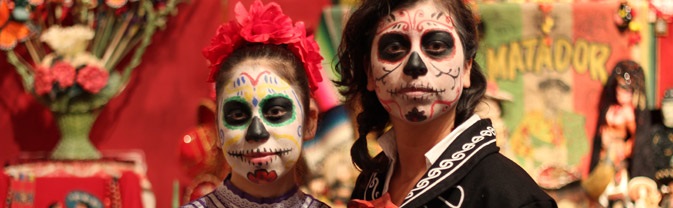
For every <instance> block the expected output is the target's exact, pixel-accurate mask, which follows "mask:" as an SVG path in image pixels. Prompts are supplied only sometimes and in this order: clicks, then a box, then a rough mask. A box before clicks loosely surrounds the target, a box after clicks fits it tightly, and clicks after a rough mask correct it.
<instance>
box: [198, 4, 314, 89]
mask: <svg viewBox="0 0 673 208" xmlns="http://www.w3.org/2000/svg"><path fill="white" fill-rule="evenodd" d="M234 13H235V14H236V19H235V20H231V21H229V22H227V23H224V24H222V25H220V27H219V28H218V29H217V34H216V35H215V37H213V38H212V39H211V40H210V45H209V46H208V47H206V48H204V49H203V56H205V57H206V59H208V61H210V74H209V75H208V82H214V81H215V76H217V72H218V71H219V70H220V66H221V65H222V62H223V61H224V60H226V59H227V57H229V55H230V54H231V53H232V52H233V51H234V50H235V49H237V48H239V47H241V46H243V45H245V44H246V43H262V44H274V45H283V44H285V45H287V48H288V49H290V51H292V53H294V55H295V56H297V58H299V59H301V61H302V62H303V63H304V69H305V70H306V75H308V80H309V86H310V88H311V92H313V91H315V90H316V89H317V88H318V83H320V82H321V81H322V76H321V74H320V70H322V65H321V64H320V62H321V61H322V56H320V49H319V48H318V43H316V42H315V40H314V39H313V35H311V36H308V37H306V28H305V26H304V22H301V21H299V22H296V23H295V24H294V25H292V19H290V17H288V16H287V15H285V14H283V11H282V10H281V8H280V6H279V5H278V4H276V3H275V2H271V3H269V4H267V5H263V4H262V2H261V1H259V0H256V1H255V2H254V3H252V5H250V10H249V11H246V10H245V7H243V4H241V2H238V3H237V4H236V7H235V8H234Z"/></svg>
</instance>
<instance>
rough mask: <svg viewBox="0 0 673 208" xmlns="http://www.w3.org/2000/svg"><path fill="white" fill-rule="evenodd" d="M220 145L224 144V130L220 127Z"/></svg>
mask: <svg viewBox="0 0 673 208" xmlns="http://www.w3.org/2000/svg"><path fill="white" fill-rule="evenodd" d="M219 139H220V145H224V131H222V129H220V138H219Z"/></svg>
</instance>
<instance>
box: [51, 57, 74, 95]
mask: <svg viewBox="0 0 673 208" xmlns="http://www.w3.org/2000/svg"><path fill="white" fill-rule="evenodd" d="M51 74H52V75H53V76H54V81H56V82H58V86H59V87H61V89H65V88H67V87H70V86H72V84H73V83H75V67H73V66H72V65H70V63H68V62H63V61H60V62H56V64H54V65H53V66H51Z"/></svg>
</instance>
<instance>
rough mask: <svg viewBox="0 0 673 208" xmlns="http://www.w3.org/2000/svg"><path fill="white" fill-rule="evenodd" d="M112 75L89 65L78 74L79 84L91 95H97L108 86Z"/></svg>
mask: <svg viewBox="0 0 673 208" xmlns="http://www.w3.org/2000/svg"><path fill="white" fill-rule="evenodd" d="M109 76H110V74H109V73H108V72H107V71H105V70H102V69H100V68H98V67H96V66H90V65H87V66H85V67H84V68H82V69H80V70H79V73H77V84H79V85H80V86H82V88H83V89H84V90H86V91H88V92H90V93H93V94H96V93H98V92H100V90H101V89H103V87H105V85H107V81H108V77H109Z"/></svg>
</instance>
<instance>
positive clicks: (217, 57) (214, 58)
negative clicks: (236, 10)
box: [203, 21, 241, 82]
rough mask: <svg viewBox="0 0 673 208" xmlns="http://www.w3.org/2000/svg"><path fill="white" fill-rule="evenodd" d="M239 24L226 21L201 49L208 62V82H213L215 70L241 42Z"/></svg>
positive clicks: (218, 68) (215, 74)
mask: <svg viewBox="0 0 673 208" xmlns="http://www.w3.org/2000/svg"><path fill="white" fill-rule="evenodd" d="M238 31H240V26H239V25H238V24H237V23H236V22H234V21H231V22H228V23H225V24H223V25H220V27H219V28H217V33H216V34H215V36H214V37H213V38H211V39H210V45H209V46H208V47H206V48H204V49H203V56H204V57H206V59H208V61H209V62H210V74H209V75H208V82H214V81H215V76H217V71H219V70H220V65H221V64H222V61H224V60H225V59H227V57H229V54H231V52H233V51H234V48H238V47H239V46H240V44H241V41H240V40H241V36H240V35H238Z"/></svg>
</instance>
